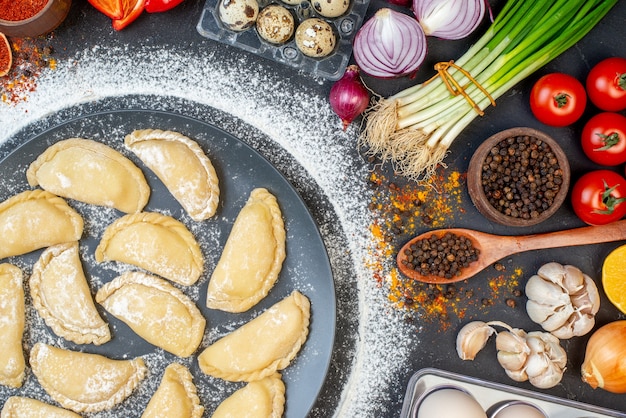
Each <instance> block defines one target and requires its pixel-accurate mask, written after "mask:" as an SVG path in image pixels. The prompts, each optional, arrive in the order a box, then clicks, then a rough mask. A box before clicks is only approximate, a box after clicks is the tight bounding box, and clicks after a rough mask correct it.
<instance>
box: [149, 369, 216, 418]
mask: <svg viewBox="0 0 626 418" xmlns="http://www.w3.org/2000/svg"><path fill="white" fill-rule="evenodd" d="M203 412H204V407H203V406H202V405H200V398H198V395H197V391H196V386H195V385H194V384H193V380H192V376H191V373H189V370H188V369H187V368H186V367H185V366H183V365H182V364H178V363H172V364H170V365H169V366H167V367H166V368H165V373H163V378H162V379H161V384H160V385H159V387H158V389H157V391H156V392H155V393H154V395H152V398H151V399H150V402H149V403H148V406H147V407H146V409H145V410H144V412H143V414H142V415H141V418H161V417H176V418H201V417H202V414H203Z"/></svg>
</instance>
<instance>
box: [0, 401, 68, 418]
mask: <svg viewBox="0 0 626 418" xmlns="http://www.w3.org/2000/svg"><path fill="white" fill-rule="evenodd" d="M0 416H1V417H2V418H80V415H78V414H76V413H74V412H72V411H68V410H67V409H63V408H59V407H58V406H54V405H49V404H47V403H45V402H41V401H38V400H37V399H31V398H25V397H22V396H11V397H9V399H7V401H6V402H5V403H4V406H3V407H2V412H0Z"/></svg>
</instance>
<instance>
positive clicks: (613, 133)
mask: <svg viewBox="0 0 626 418" xmlns="http://www.w3.org/2000/svg"><path fill="white" fill-rule="evenodd" d="M581 144H582V147H583V151H585V154H586V155H587V157H589V159H590V160H591V161H593V162H594V163H597V164H601V165H618V164H622V163H624V162H626V117H625V116H622V115H620V114H619V113H613V112H603V113H598V114H597V115H595V116H593V117H592V118H591V119H589V121H587V123H586V124H585V126H584V128H583V132H582V136H581Z"/></svg>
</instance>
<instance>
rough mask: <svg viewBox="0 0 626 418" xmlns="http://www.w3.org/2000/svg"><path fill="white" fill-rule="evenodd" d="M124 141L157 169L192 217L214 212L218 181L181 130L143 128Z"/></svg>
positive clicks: (208, 165)
mask: <svg viewBox="0 0 626 418" xmlns="http://www.w3.org/2000/svg"><path fill="white" fill-rule="evenodd" d="M124 144H125V145H126V147H127V148H128V149H130V150H131V151H132V152H134V153H135V155H136V156H137V157H139V159H140V160H141V161H143V163H144V164H145V165H147V166H148V168H150V170H152V171H154V173H155V174H156V175H157V176H158V177H159V179H161V181H162V182H163V184H164V185H165V187H167V189H168V190H169V191H170V193H171V194H172V196H174V198H176V200H178V202H179V203H180V204H181V206H182V207H183V208H184V209H185V210H186V211H187V213H188V214H189V216H191V218H192V219H193V220H196V221H202V220H204V219H207V218H210V217H211V216H213V215H214V214H215V211H216V210H217V204H218V203H219V197H220V189H219V181H218V178H217V174H216V173H215V168H213V164H212V163H211V160H210V159H209V157H207V155H206V154H205V153H204V151H202V148H200V146H199V145H198V143H197V142H195V141H193V140H192V139H190V138H188V137H186V136H185V135H183V134H180V133H178V132H173V131H161V130H158V129H143V130H137V131H133V132H132V133H131V134H129V135H126V138H125V139H124Z"/></svg>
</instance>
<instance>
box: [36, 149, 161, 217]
mask: <svg viewBox="0 0 626 418" xmlns="http://www.w3.org/2000/svg"><path fill="white" fill-rule="evenodd" d="M26 177H27V179H28V183H29V184H30V185H31V186H33V187H34V186H40V187H41V188H42V189H44V190H48V191H49V192H52V193H54V194H56V195H59V196H62V197H67V198H71V199H75V200H79V201H81V202H86V203H90V204H93V205H99V206H107V207H113V208H115V209H118V210H120V211H122V212H126V213H135V212H139V211H140V210H142V209H143V207H144V206H145V205H146V204H147V203H148V199H149V197H150V187H149V186H148V183H147V182H146V179H145V177H144V175H143V173H142V172H141V170H140V169H139V167H137V166H136V165H135V164H134V163H133V162H132V161H131V160H129V159H128V158H126V157H125V156H124V155H122V154H121V153H120V152H118V151H116V150H114V149H113V148H111V147H109V146H107V145H105V144H103V143H100V142H97V141H94V140H91V139H83V138H70V139H66V140H63V141H59V142H57V143H55V144H53V145H51V146H50V147H48V148H47V149H46V150H45V151H44V152H43V153H42V154H41V155H40V156H39V157H38V158H37V159H36V160H35V161H33V163H31V165H30V166H29V167H28V171H27V172H26Z"/></svg>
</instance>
